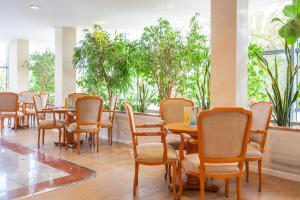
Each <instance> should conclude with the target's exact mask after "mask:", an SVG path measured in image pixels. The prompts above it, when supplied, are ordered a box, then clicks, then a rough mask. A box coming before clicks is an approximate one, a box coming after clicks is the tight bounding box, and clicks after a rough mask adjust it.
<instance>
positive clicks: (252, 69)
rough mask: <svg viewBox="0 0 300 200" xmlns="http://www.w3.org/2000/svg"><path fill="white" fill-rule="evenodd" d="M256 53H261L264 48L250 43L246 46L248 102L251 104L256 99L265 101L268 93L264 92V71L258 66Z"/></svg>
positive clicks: (265, 80) (265, 81) (265, 82)
mask: <svg viewBox="0 0 300 200" xmlns="http://www.w3.org/2000/svg"><path fill="white" fill-rule="evenodd" d="M255 52H256V53H258V54H262V53H263V52H264V49H263V48H261V47H260V46H258V45H257V44H250V45H249V46H248V59H249V60H248V103H249V104H252V103H254V102H258V101H266V100H267V99H268V95H267V94H266V90H265V88H266V85H267V79H266V76H267V74H266V72H265V70H263V69H262V68H261V67H259V63H258V59H257V56H256V54H255Z"/></svg>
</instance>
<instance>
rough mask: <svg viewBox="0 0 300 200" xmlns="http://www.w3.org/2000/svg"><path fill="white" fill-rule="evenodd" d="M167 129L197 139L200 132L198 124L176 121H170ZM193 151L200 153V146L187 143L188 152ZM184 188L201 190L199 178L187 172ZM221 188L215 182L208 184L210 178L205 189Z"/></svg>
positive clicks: (215, 189) (216, 189) (166, 126)
mask: <svg viewBox="0 0 300 200" xmlns="http://www.w3.org/2000/svg"><path fill="white" fill-rule="evenodd" d="M165 129H167V130H168V131H170V132H172V133H175V134H180V133H186V134H189V135H190V136H192V137H193V138H196V139H197V136H198V135H197V134H198V127H197V125H195V126H191V125H189V124H187V123H184V122H174V123H168V124H166V125H165ZM192 153H198V146H196V145H193V144H190V143H187V144H186V154H192ZM183 183H184V184H183V189H197V190H199V188H200V187H199V178H198V177H195V176H192V175H190V174H186V175H185V178H184V180H183ZM219 189H220V187H219V186H217V185H214V184H208V179H207V180H206V183H205V190H207V191H212V192H217V191H218V190H219Z"/></svg>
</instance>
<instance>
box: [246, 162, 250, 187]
mask: <svg viewBox="0 0 300 200" xmlns="http://www.w3.org/2000/svg"><path fill="white" fill-rule="evenodd" d="M246 181H247V182H248V181H249V161H246Z"/></svg>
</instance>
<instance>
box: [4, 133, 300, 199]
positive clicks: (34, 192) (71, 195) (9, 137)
mask: <svg viewBox="0 0 300 200" xmlns="http://www.w3.org/2000/svg"><path fill="white" fill-rule="evenodd" d="M84 138H85V136H84V135H83V138H82V139H84ZM57 140H58V134H57V132H54V131H47V132H46V135H45V145H44V146H41V148H40V149H39V150H38V149H37V130H36V129H35V128H27V129H19V130H17V131H16V132H15V131H13V130H11V129H8V128H6V129H5V132H4V133H3V134H2V135H0V152H1V153H0V155H1V156H0V174H1V175H0V194H1V196H0V199H13V198H19V197H21V196H23V198H22V199H29V200H40V199H41V200H60V199H62V200H66V199H70V200H71V199H72V200H99V199H105V200H106V199H107V200H172V199H174V198H173V195H172V193H171V192H170V191H169V190H168V181H167V182H166V181H165V180H164V166H153V167H152V166H151V167H149V166H141V167H140V174H139V185H138V194H137V196H136V197H132V182H133V172H134V166H133V164H134V163H133V160H132V159H131V154H130V152H131V145H126V144H118V143H113V145H112V146H111V145H108V144H107V141H106V140H101V144H100V150H99V153H97V152H96V149H95V148H93V147H92V148H91V147H90V145H89V144H88V143H87V142H84V143H83V145H82V146H81V154H80V155H77V153H76V150H72V149H69V150H68V151H66V150H65V149H64V148H62V149H59V147H57V146H55V145H54V142H55V141H57ZM61 162H64V164H59V163H61ZM5 163H6V164H5ZM7 163H9V164H7ZM70 165H72V166H70ZM31 166H32V167H31ZM65 166H67V167H65ZM82 166H83V167H82ZM87 168H88V169H87ZM25 169H28V171H27V173H26V172H25ZM67 169H72V170H71V171H70V170H67ZM20 170H21V171H20ZM22 170H24V171H22ZM94 172H95V173H94ZM48 173H51V175H50V176H48V175H46V174H48ZM17 174H20V175H17ZM21 174H23V175H24V177H22V175H21ZM26 180H27V181H29V180H33V184H31V182H30V181H29V182H27V183H26ZM70 183H76V184H70ZM216 184H218V185H219V186H220V191H219V192H217V193H213V192H205V198H206V199H227V200H228V199H236V190H235V181H234V180H232V181H231V184H230V194H229V197H225V194H224V181H216ZM62 186H64V187H62ZM22 188H23V189H22ZM299 188H300V183H298V182H293V181H289V180H285V179H280V178H277V177H273V176H269V175H263V189H262V192H261V193H260V192H258V191H257V189H258V179H257V174H256V173H254V172H251V173H250V181H249V182H246V181H245V180H243V182H242V195H243V199H245V200H270V199H271V200H283V199H284V200H300V189H299ZM11 191H15V192H11ZM199 194H200V193H199V190H186V191H184V192H183V195H182V197H181V199H182V200H197V199H199V196H200V195H199ZM18 195H19V196H18Z"/></svg>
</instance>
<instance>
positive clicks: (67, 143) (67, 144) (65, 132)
mask: <svg viewBox="0 0 300 200" xmlns="http://www.w3.org/2000/svg"><path fill="white" fill-rule="evenodd" d="M64 134H65V136H64V138H66V137H67V131H66V129H65V130H64ZM65 143H66V150H68V146H69V142H68V140H66V141H65Z"/></svg>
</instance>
